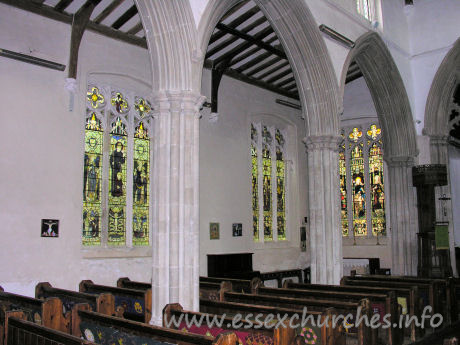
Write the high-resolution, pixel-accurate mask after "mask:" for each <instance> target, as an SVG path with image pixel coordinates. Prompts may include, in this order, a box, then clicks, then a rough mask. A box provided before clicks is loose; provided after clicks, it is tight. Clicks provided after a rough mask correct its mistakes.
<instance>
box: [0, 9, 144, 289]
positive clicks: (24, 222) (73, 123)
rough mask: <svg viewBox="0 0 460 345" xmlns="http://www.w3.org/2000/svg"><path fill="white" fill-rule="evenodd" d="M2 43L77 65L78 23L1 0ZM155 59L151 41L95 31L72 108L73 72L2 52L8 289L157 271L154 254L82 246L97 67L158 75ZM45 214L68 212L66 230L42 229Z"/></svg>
mask: <svg viewBox="0 0 460 345" xmlns="http://www.w3.org/2000/svg"><path fill="white" fill-rule="evenodd" d="M0 47H1V48H4V49H9V50H12V51H17V52H20V53H23V54H31V55H34V56H36V57H40V58H44V59H48V60H51V61H55V62H58V63H62V64H67V63H68V56H69V47H70V25H67V24H63V23H59V22H54V21H52V20H50V19H47V18H43V17H40V16H37V15H34V14H30V13H26V12H24V11H21V10H18V9H15V8H12V7H10V6H6V5H3V4H0ZM149 66H150V63H149V55H148V51H147V50H146V49H143V48H138V47H134V46H132V45H128V44H125V43H121V42H119V41H115V40H112V39H108V38H106V37H102V36H100V35H97V34H94V33H92V32H86V33H85V35H84V37H83V41H82V44H81V48H80V55H79V71H78V72H79V73H78V82H79V88H80V90H79V92H78V93H77V96H76V101H75V109H74V111H73V112H69V94H68V92H67V91H66V90H65V89H64V80H65V78H66V76H67V71H65V72H60V71H54V70H51V69H47V68H44V67H39V66H35V65H30V64H26V63H23V62H19V61H15V60H10V59H6V58H3V57H1V58H0V94H1V95H2V108H1V109H2V110H1V113H0V114H1V115H0V118H1V128H2V134H3V135H2V137H3V140H2V145H1V146H2V154H1V155H0V167H1V169H0V171H1V173H0V188H1V190H2V197H1V198H0V222H1V224H2V240H1V244H0V249H1V250H0V261H1V262H2V265H1V266H0V285H1V286H3V287H4V288H5V290H6V291H12V292H16V293H21V294H26V295H30V296H32V295H33V294H34V288H35V285H36V283H37V282H39V281H49V282H50V283H51V284H52V285H53V286H58V287H62V288H68V289H77V287H78V283H79V282H80V281H81V280H82V279H92V280H93V281H94V282H97V283H102V284H108V285H115V284H116V280H117V279H118V278H119V277H120V276H129V277H130V278H131V279H136V280H141V281H149V280H150V279H151V266H152V265H151V255H150V254H149V255H148V256H144V257H130V258H98V259H94V258H85V257H84V256H88V255H89V256H91V255H92V254H91V253H84V252H83V251H82V249H81V221H82V216H81V212H82V186H83V182H82V179H83V150H84V145H83V142H84V111H85V105H84V101H83V99H84V98H83V97H84V96H85V89H86V80H87V76H88V73H89V72H95V71H99V72H111V73H119V74H125V75H130V76H131V77H136V78H138V79H141V80H144V81H149V80H150V78H151V77H150V75H151V73H150V67H149ZM105 80H106V81H107V78H105ZM116 80H117V78H115V79H113V81H114V82H116ZM135 84H139V85H141V87H142V88H143V89H145V88H146V86H145V84H143V83H138V82H135V83H133V84H132V85H129V86H128V88H132V87H135ZM125 86H126V84H125ZM44 218H51V219H59V220H60V228H59V238H41V237H40V222H41V219H44ZM95 253H97V251H96V252H95Z"/></svg>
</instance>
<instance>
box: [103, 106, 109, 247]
mask: <svg viewBox="0 0 460 345" xmlns="http://www.w3.org/2000/svg"><path fill="white" fill-rule="evenodd" d="M104 114H105V116H104V123H105V127H104V128H105V130H104V139H103V145H102V150H103V156H102V214H101V217H102V219H101V226H102V229H101V246H102V247H107V239H108V228H109V220H108V217H109V198H108V195H109V166H110V159H109V156H110V128H111V126H110V122H111V118H110V111H108V110H107V111H104Z"/></svg>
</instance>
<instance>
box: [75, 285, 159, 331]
mask: <svg viewBox="0 0 460 345" xmlns="http://www.w3.org/2000/svg"><path fill="white" fill-rule="evenodd" d="M79 290H80V292H85V293H89V294H97V295H98V294H102V293H111V294H112V295H113V296H114V298H115V308H118V307H122V308H123V317H125V318H127V319H130V320H134V321H140V322H147V323H148V322H150V319H151V317H152V313H151V308H152V289H151V288H150V289H148V290H134V289H126V288H119V287H113V286H105V285H97V284H94V283H93V282H92V281H91V280H82V281H81V282H80V285H79Z"/></svg>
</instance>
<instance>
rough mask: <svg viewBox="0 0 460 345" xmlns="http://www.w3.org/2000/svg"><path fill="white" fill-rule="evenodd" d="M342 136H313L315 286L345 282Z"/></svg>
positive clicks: (311, 195) (311, 190) (310, 165)
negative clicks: (341, 208)
mask: <svg viewBox="0 0 460 345" xmlns="http://www.w3.org/2000/svg"><path fill="white" fill-rule="evenodd" d="M341 140H342V138H341V137H340V136H310V137H307V138H306V139H305V144H306V146H307V154H308V181H309V183H308V196H309V201H308V203H309V209H310V219H309V220H310V255H311V279H312V283H314V284H339V282H340V279H341V278H342V271H343V268H342V259H343V258H342V229H341V223H340V190H339V158H338V148H339V143H340V141H341Z"/></svg>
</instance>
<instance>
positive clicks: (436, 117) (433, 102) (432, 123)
mask: <svg viewBox="0 0 460 345" xmlns="http://www.w3.org/2000/svg"><path fill="white" fill-rule="evenodd" d="M459 81H460V38H459V39H457V41H456V42H455V43H454V46H453V47H452V48H451V50H450V51H449V52H448V53H447V55H446V56H445V57H444V59H443V61H442V63H441V65H440V66H439V68H438V71H437V72H436V75H435V77H434V79H433V83H432V85H431V88H430V92H429V94H428V99H427V102H426V107H425V128H424V130H423V133H424V134H426V135H429V136H431V137H447V136H448V135H449V128H448V115H447V114H448V107H449V105H450V103H451V97H452V94H453V92H454V88H455V86H456V85H457V84H458V82H459ZM432 158H433V157H432Z"/></svg>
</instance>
